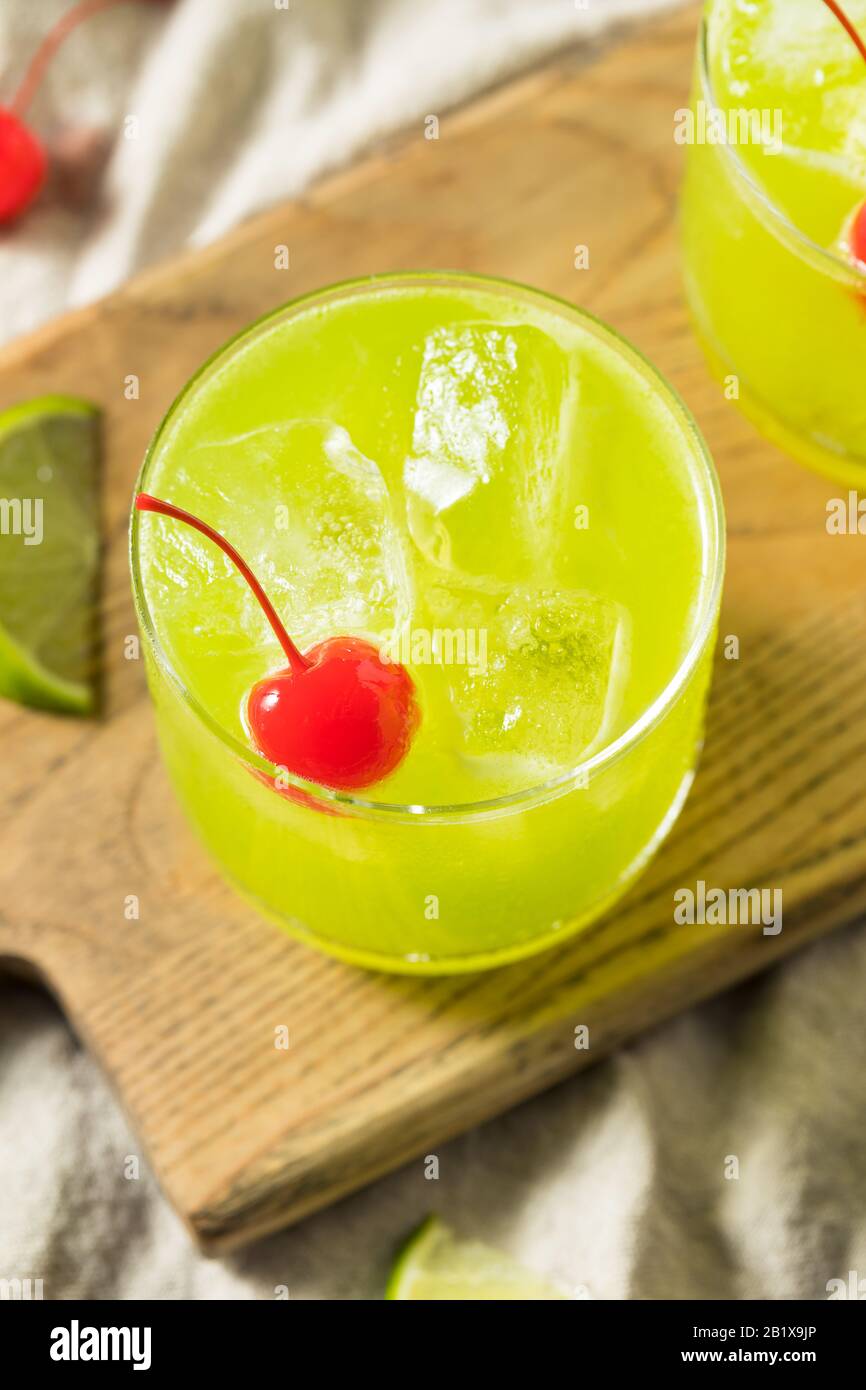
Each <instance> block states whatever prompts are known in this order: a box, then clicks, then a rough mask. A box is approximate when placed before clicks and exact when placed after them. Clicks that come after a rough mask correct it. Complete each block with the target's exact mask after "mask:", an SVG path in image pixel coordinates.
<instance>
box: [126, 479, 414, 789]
mask: <svg viewBox="0 0 866 1390" xmlns="http://www.w3.org/2000/svg"><path fill="white" fill-rule="evenodd" d="M135 505H136V508H137V509H138V510H139V511H144V512H158V513H160V514H161V515H162V516H168V517H172V518H174V520H176V521H182V522H184V523H185V524H186V525H187V526H192V527H194V529H195V530H196V531H200V532H201V534H202V535H203V536H207V538H208V539H209V540H211V541H213V543H214V544H215V545H218V546H219V547H220V549H221V550H222V551H223V552H224V554H226V555H228V557H229V559H230V560H231V561H232V562H233V563H234V564H235V565H236V566H237V568H238V569H239V570H240V572H241V574H242V575H243V577H244V579H245V580H246V581H247V583H248V584H249V586H250V588H251V589H252V591H253V593H254V594H255V596H256V598H257V599H258V601H259V603H260V604H261V607H262V610H263V612H264V614H265V617H266V618H267V620H268V622H269V623H270V625H271V628H272V629H273V631H274V633H275V635H276V637H277V640H278V641H279V643H280V646H281V647H282V648H283V651H284V652H285V654H286V656H287V657H288V661H289V664H288V666H286V667H284V668H283V669H282V670H280V671H274V672H272V673H271V674H270V675H268V676H266V677H265V678H264V679H263V680H260V681H258V682H257V683H256V684H255V685H254V686H253V688H252V690H251V691H250V694H249V697H248V700H247V718H248V720H249V726H250V734H251V736H252V739H253V741H254V743H255V745H256V747H257V748H258V750H259V752H261V753H262V754H263V755H264V756H265V757H266V758H267V759H268V760H269V761H270V762H272V763H275V764H276V765H277V766H278V767H284V768H286V770H287V771H288V772H291V773H294V775H295V776H296V777H302V778H303V779H304V780H305V781H307V782H318V783H320V784H321V785H322V786H325V787H333V788H335V789H336V790H338V791H358V790H360V789H361V788H362V787H369V786H372V784H373V783H374V782H381V781H382V779H383V778H384V777H387V776H388V775H389V774H390V773H392V772H393V771H394V769H395V768H396V767H397V766H398V765H399V763H401V762H402V760H403V758H404V757H405V756H406V754H407V752H408V751H409V747H410V744H411V742H412V738H413V735H414V733H415V730H416V729H417V727H418V724H419V721H420V712H419V709H418V705H417V703H416V700H415V686H414V685H413V683H412V678H411V676H410V675H409V672H408V671H407V670H406V668H405V667H404V666H401V665H399V663H397V662H390V661H385V660H383V658H382V657H381V655H380V654H379V651H378V650H377V648H376V647H375V646H373V644H372V643H371V642H367V641H365V640H364V639H363V638H361V637H329V638H327V639H326V640H325V641H324V642H319V643H317V645H316V646H314V647H311V648H310V650H309V651H308V652H306V653H305V654H304V655H302V654H301V653H300V652H299V651H298V649H297V647H296V646H295V644H294V642H293V641H292V639H291V638H290V637H289V635H288V633H287V632H286V630H285V628H284V627H283V624H282V622H281V621H280V618H279V616H278V614H277V611H276V609H275V608H274V606H273V604H272V603H271V601H270V599H269V598H268V596H267V594H266V593H265V591H264V589H263V588H262V586H261V584H260V583H259V581H258V580H257V579H256V577H255V575H254V574H253V572H252V570H251V569H250V567H249V565H248V564H247V563H246V561H245V560H244V559H243V558H242V556H241V555H239V553H238V552H237V550H235V548H234V546H233V545H231V544H230V543H229V542H228V541H227V540H226V539H225V537H224V536H221V535H220V533H219V532H218V531H215V530H214V528H213V527H212V526H209V525H208V524H207V522H205V521H201V520H199V518H198V517H197V516H193V514H192V513H191V512H187V511H184V510H183V508H182V507H176V506H174V504H173V503H171V502H162V501H161V500H160V499H159V498H158V497H151V496H150V495H149V494H148V493H145V492H141V493H139V495H138V496H137V497H136V499H135Z"/></svg>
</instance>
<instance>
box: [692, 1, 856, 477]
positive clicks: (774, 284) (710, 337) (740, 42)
mask: <svg viewBox="0 0 866 1390" xmlns="http://www.w3.org/2000/svg"><path fill="white" fill-rule="evenodd" d="M846 11H847V12H848V14H849V15H850V17H851V19H852V20H853V21H856V22H857V23H858V24H860V25H861V27H863V26H864V23H866V3H864V0H848V3H847V4H846ZM864 32H866V29H864ZM692 110H693V115H694V126H693V130H692V138H691V139H690V140H689V148H688V153H687V163H686V176H685V185H684V190H683V199H682V229H683V250H684V259H685V275H686V291H687V298H688V301H689V304H690V307H691V312H692V317H693V320H694V323H695V327H696V331H697V334H698V337H699V339H700V341H701V344H702V346H703V347H704V349H705V351H706V353H707V355H708V358H709V360H710V363H711V366H712V367H713V369H714V370H715V372H716V374H717V375H718V376H720V377H723V378H727V379H728V380H729V382H730V384H731V387H732V395H733V396H734V397H735V398H737V399H738V400H739V402H740V404H741V406H742V408H743V409H744V411H745V412H746V413H747V414H748V415H750V416H751V418H752V419H753V420H754V422H755V423H756V424H757V425H758V427H759V428H760V429H761V430H762V431H763V432H764V433H765V434H767V435H768V436H769V437H770V438H772V439H773V440H774V441H775V442H777V443H778V444H780V445H781V446H782V447H783V448H784V449H786V450H787V451H788V452H789V453H791V454H792V455H793V456H794V457H796V458H798V459H800V460H801V461H803V462H805V463H807V464H809V465H810V466H812V467H814V468H818V469H820V470H822V471H824V472H827V473H830V474H832V475H834V476H836V477H840V478H842V479H845V480H847V481H848V482H850V483H851V484H854V485H862V484H863V482H864V480H866V391H864V389H863V382H864V380H866V265H864V264H862V263H860V261H859V260H858V259H857V257H856V256H855V255H854V254H853V252H852V245H851V241H852V231H853V223H854V219H855V217H856V214H857V211H858V209H859V208H860V207H861V206H862V204H863V202H864V199H866V65H864V63H863V59H862V57H861V55H860V54H859V53H858V51H857V48H856V46H855V44H854V43H852V41H851V39H850V37H849V35H848V34H846V33H845V31H844V29H843V28H842V27H841V25H840V24H839V23H838V22H837V20H836V19H835V18H834V16H833V15H832V14H831V12H830V11H829V10H828V9H827V7H826V6H825V5H824V4H823V3H822V0H785V3H784V4H781V3H777V0H768V3H766V4H764V3H761V4H758V5H754V4H750V5H744V4H740V3H738V0H711V3H709V4H708V5H707V9H706V14H705V17H704V20H703V22H702V25H701V30H700V35H699V41H698V54H697V63H696V72H695V83H694V100H693V108H692Z"/></svg>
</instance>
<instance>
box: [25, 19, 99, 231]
mask: <svg viewBox="0 0 866 1390" xmlns="http://www.w3.org/2000/svg"><path fill="white" fill-rule="evenodd" d="M122 3H126V0H79V2H78V4H77V5H73V6H72V8H71V9H69V10H67V11H66V13H65V14H62V15H61V16H60V18H59V19H58V20H57V21H56V23H55V24H54V25H52V27H51V28H50V29H49V31H48V33H47V34H46V35H45V38H44V39H43V40H42V42H41V44H40V45H39V47H38V49H37V50H36V53H35V54H34V56H33V58H32V59H31V61H30V65H29V67H28V68H27V71H26V72H25V74H24V77H23V79H22V81H21V84H20V86H19V88H18V90H17V92H16V93H15V96H14V97H13V99H12V103H11V106H8V107H5V106H0V223H3V222H12V221H13V220H14V219H15V218H16V217H20V215H21V213H22V212H25V211H26V210H27V208H28V207H29V206H30V204H31V203H32V202H33V199H34V198H35V197H36V194H37V193H38V192H39V190H40V188H41V187H42V184H43V183H44V181H45V172H46V169H47V166H48V160H47V157H46V154H45V150H44V149H43V147H42V144H41V142H40V141H39V140H38V139H37V138H36V136H35V135H34V133H33V131H32V130H31V129H30V127H29V126H27V125H25V124H24V121H23V119H22V118H23V116H24V115H25V113H26V112H27V110H28V109H29V107H30V103H31V102H32V100H33V98H34V96H35V95H36V92H37V90H38V88H39V84H40V82H41V81H42V77H43V74H44V73H45V69H46V68H47V67H48V65H49V63H50V62H51V60H52V58H53V57H54V54H55V53H56V52H57V50H58V48H60V47H61V45H62V44H63V43H64V42H65V41H66V39H67V38H68V37H69V35H70V34H71V33H72V31H73V30H74V29H76V28H77V27H78V25H79V24H81V23H82V21H83V20H85V19H89V18H90V17H91V15H95V14H98V13H99V12H100V10H109V9H111V8H112V7H113V6H114V5H118V4H122Z"/></svg>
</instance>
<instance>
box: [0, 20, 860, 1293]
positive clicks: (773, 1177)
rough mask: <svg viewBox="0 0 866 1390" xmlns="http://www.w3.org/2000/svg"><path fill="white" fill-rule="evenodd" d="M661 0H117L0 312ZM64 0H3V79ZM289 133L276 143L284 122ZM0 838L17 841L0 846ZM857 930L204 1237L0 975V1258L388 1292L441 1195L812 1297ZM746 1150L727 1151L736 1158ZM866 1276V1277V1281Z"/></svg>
mask: <svg viewBox="0 0 866 1390" xmlns="http://www.w3.org/2000/svg"><path fill="white" fill-rule="evenodd" d="M665 2H666V0H589V5H588V7H587V8H586V9H584V8H582V7H581V6H580V5H575V4H574V0H367V2H366V3H365V2H364V0H290V5H289V8H288V10H282V9H280V5H279V0H276V3H275V0H177V3H175V4H174V5H168V6H166V5H162V4H153V3H151V4H147V5H145V4H143V3H139V4H134V3H130V4H129V5H125V6H122V7H120V8H118V9H115V10H112V11H110V12H109V13H107V14H104V15H100V16H99V17H98V18H96V19H94V20H92V21H91V22H90V23H89V24H87V26H86V27H83V28H82V29H80V30H79V31H78V32H77V33H76V35H75V37H74V38H73V39H71V40H70V42H69V44H68V46H67V47H66V48H65V49H64V50H63V52H62V54H61V55H59V56H58V58H57V60H56V62H55V65H54V67H53V68H52V70H51V72H50V74H49V78H48V80H47V82H46V85H45V87H44V90H43V91H42V92H41V94H40V96H39V99H38V104H37V106H36V108H35V109H34V118H35V119H36V121H37V123H38V125H39V127H40V129H46V130H47V129H51V128H52V127H55V128H56V127H59V126H61V125H62V124H63V122H64V121H65V120H66V119H68V118H74V119H75V121H76V122H77V123H78V124H79V125H81V126H90V127H94V128H98V127H108V128H111V129H114V130H117V129H118V127H119V125H120V124H121V122H122V121H123V119H124V117H125V115H127V114H130V113H134V114H135V115H136V116H137V117H138V118H139V120H140V121H141V122H142V123H143V124H146V126H147V132H148V138H147V141H146V142H139V143H138V144H134V142H132V141H129V140H125V139H123V138H118V139H117V140H116V142H115V145H114V149H113V152H112V154H111V158H110V162H109V165H108V168H107V170H106V172H105V174H104V178H105V180H107V183H106V187H107V189H108V190H109V191H110V197H109V198H107V199H106V200H105V201H104V204H103V205H102V207H100V208H96V209H94V208H92V207H91V208H89V209H87V210H79V211H75V210H70V209H69V208H68V207H65V206H63V205H61V204H60V203H58V202H56V201H54V202H51V201H46V202H45V204H44V205H43V206H40V208H39V209H38V210H37V211H35V212H34V213H33V214H32V216H31V217H30V218H28V220H27V222H26V224H22V225H21V227H20V228H18V229H16V230H14V231H13V232H11V233H10V234H7V235H6V236H4V237H3V238H2V240H0V334H2V335H3V336H4V337H11V336H13V335H15V334H17V333H19V332H22V331H24V330H25V329H28V328H30V327H33V326H34V325H35V324H36V323H37V322H39V321H41V320H43V319H45V318H47V317H50V316H51V315H53V314H55V313H57V312H59V311H60V310H62V309H64V308H66V307H69V306H71V305H76V304H80V303H82V302H84V301H86V300H89V299H92V298H93V297H95V296H97V295H100V294H102V293H105V292H106V291H108V290H110V289H111V288H112V287H113V286H115V285H117V284H118V283H119V282H120V281H122V280H124V279H125V278H126V277H127V276H129V275H130V274H132V273H133V272H134V271H136V270H137V269H139V268H140V267H141V266H143V265H145V264H147V263H148V262H151V261H153V260H155V259H158V258H159V257H161V256H164V255H166V254H168V253H170V252H173V251H176V250H178V249H179V248H180V247H182V246H183V245H189V244H197V245H201V244H204V243H206V242H208V241H210V240H212V239H213V238H214V237H216V236H218V235H220V234H221V233H222V232H224V231H225V230H226V229H227V228H229V227H231V226H232V225H233V224H234V223H235V222H237V221H238V220H239V219H240V218H242V217H244V216H246V215H247V214H248V213H250V212H251V211H253V210H255V209H256V208H258V207H260V206H262V205H263V204H264V203H265V202H271V201H274V200H276V199H278V198H281V197H284V196H288V195H290V194H293V193H296V192H297V191H299V190H300V189H301V188H303V187H304V185H305V184H307V183H308V182H309V180H310V179H312V178H313V177H315V176H317V175H318V174H320V173H321V172H322V171H323V170H325V169H326V168H328V167H330V166H333V165H336V164H338V163H342V162H345V161H346V160H348V159H349V158H350V157H351V156H353V155H355V154H357V153H360V152H361V151H362V149H363V147H364V146H365V145H366V144H367V143H369V141H370V140H371V139H373V138H374V137H377V136H379V135H381V134H382V133H384V132H386V131H388V130H391V129H395V128H398V127H399V126H400V125H402V124H404V123H405V122H408V121H409V120H412V119H416V118H418V117H419V116H422V115H424V114H426V113H427V112H429V111H431V110H436V111H441V110H444V109H446V108H447V106H448V105H450V104H452V103H454V102H457V101H459V100H462V99H463V98H465V97H467V96H469V95H470V94H471V93H472V92H473V91H476V90H478V89H480V88H481V87H483V86H485V85H486V84H488V83H490V82H491V81H493V80H496V79H499V78H501V77H503V76H505V75H507V74H509V73H511V72H516V71H518V70H519V69H521V68H523V67H526V66H528V65H530V64H531V63H532V62H533V61H535V60H537V59H539V58H541V57H543V56H544V55H545V54H548V53H551V52H552V51H554V50H555V49H556V48H557V47H558V46H559V45H561V44H564V43H566V42H571V41H574V40H577V39H579V38H580V37H581V36H583V35H591V34H594V33H597V32H598V31H599V30H600V29H601V28H602V27H603V26H604V25H606V24H609V23H611V22H613V21H615V20H617V19H619V18H621V17H624V16H627V15H629V14H632V13H636V12H639V11H645V10H646V11H648V10H650V9H653V8H660V7H661V6H662V5H663V4H664V3H665ZM63 8H64V4H63V0H40V3H39V4H38V5H34V4H33V3H32V0H4V3H3V6H2V9H0V80H2V86H0V98H2V99H5V100H8V99H9V96H10V95H11V91H12V89H13V88H14V83H15V80H16V79H17V77H18V75H19V74H20V72H21V71H22V70H23V67H24V63H25V61H26V55H27V54H29V53H30V52H31V51H32V49H33V48H34V47H35V44H36V42H37V40H38V37H39V36H40V35H41V34H42V33H44V32H45V30H46V28H47V26H48V24H49V23H50V22H51V20H52V19H53V18H54V17H55V16H56V15H57V14H59V13H60V12H61V10H62V9H63ZM287 130H291V131H292V132H293V138H292V140H291V142H290V143H289V142H287V141H286V136H285V132H286V131H287ZM0 852H2V847H0ZM864 985H866V933H864V931H863V930H862V929H859V928H852V929H849V930H846V931H842V932H840V933H837V934H836V935H835V936H833V937H832V938H830V939H828V940H826V941H824V942H822V943H821V944H819V945H817V946H815V947H813V948H812V949H810V950H809V951H807V952H805V953H803V954H802V955H800V956H799V957H798V958H797V959H795V960H793V961H792V962H790V963H789V964H787V965H786V966H784V967H782V968H780V969H777V970H776V971H774V972H773V973H771V974H769V975H767V976H765V977H764V978H763V979H760V980H758V981H757V982H755V983H753V984H750V985H747V986H745V987H742V988H740V989H739V990H737V991H735V992H733V993H730V994H728V995H726V996H724V997H723V998H721V999H719V1000H716V1001H714V1002H712V1003H710V1004H708V1005H705V1006H703V1007H702V1008H700V1009H696V1010H693V1011H692V1012H690V1013H688V1014H686V1015H684V1016H683V1017H681V1018H679V1019H677V1020H676V1021H674V1022H672V1023H669V1024H668V1025H666V1026H665V1027H662V1028H659V1029H657V1030H655V1031H654V1032H653V1033H651V1034H648V1035H646V1036H645V1037H643V1038H642V1039H641V1040H640V1041H638V1042H637V1043H635V1044H633V1045H631V1046H629V1047H626V1048H623V1049H622V1050H621V1051H620V1052H619V1053H618V1054H617V1055H616V1056H615V1057H614V1058H612V1059H611V1060H609V1061H606V1062H604V1063H602V1064H600V1065H599V1066H597V1067H595V1068H594V1069H593V1070H591V1071H590V1072H588V1073H586V1074H585V1075H584V1076H582V1077H578V1078H575V1079H574V1080H573V1081H571V1082H569V1083H567V1084H564V1085H561V1086H559V1087H558V1088H556V1089H555V1090H553V1091H551V1092H549V1093H548V1094H547V1095H545V1096H542V1097H540V1098H539V1099H537V1100H535V1101H533V1102H532V1103H530V1104H527V1105H524V1106H522V1107H520V1108H519V1109H517V1110H515V1111H513V1112H511V1113H510V1114H508V1115H506V1116H504V1117H502V1118H501V1119H499V1120H497V1121H495V1122H493V1123H490V1124H487V1125H485V1126H484V1127H483V1128H480V1129H478V1130H475V1131H473V1132H472V1133H469V1134H467V1135H465V1136H464V1137H463V1138H461V1139H458V1140H456V1141H454V1142H452V1143H450V1144H448V1145H443V1146H441V1148H440V1149H439V1158H440V1177H439V1180H438V1182H435V1183H433V1182H429V1181H427V1180H426V1179H425V1176H424V1170H423V1164H422V1163H421V1162H420V1161H419V1162H416V1163H414V1164H410V1165H409V1166H408V1167H406V1168H404V1169H403V1170H402V1171H400V1172H398V1173H396V1174H393V1175H392V1176H390V1177H388V1178H385V1179H383V1180H381V1181H380V1182H378V1183H376V1184H375V1185H374V1186H373V1187H370V1188H368V1189H366V1190H365V1191H363V1192H361V1193H359V1194H357V1195H356V1196H354V1197H351V1198H349V1199H347V1200H345V1201H343V1202H341V1203H339V1204H338V1205H337V1206H335V1207H333V1208H331V1209H330V1210H329V1211H327V1212H324V1213H322V1214H321V1215H318V1216H316V1217H313V1218H311V1219H309V1220H307V1221H305V1222H303V1223H302V1224H301V1225H300V1226H298V1227H296V1228H295V1229H294V1230H290V1231H287V1232H284V1233H282V1234H280V1235H278V1236H274V1237H271V1238H270V1239H268V1240H266V1241H263V1242H259V1243H258V1244H256V1245H255V1246H253V1247H251V1248H249V1249H248V1250H246V1251H244V1252H241V1253H240V1254H237V1255H235V1256H232V1257H230V1258H228V1259H223V1260H208V1259H205V1258H203V1257H202V1256H200V1255H198V1254H197V1253H196V1251H195V1250H194V1249H193V1247H192V1245H191V1243H190V1240H189V1238H188V1236H187V1235H186V1233H185V1231H184V1230H183V1228H182V1227H181V1225H180V1222H179V1221H178V1219H177V1218H176V1217H175V1215H174V1214H173V1212H172V1211H171V1210H170V1209H169V1207H168V1206H167V1204H166V1202H165V1201H164V1199H163V1198H162V1196H161V1195H160V1193H159V1192H158V1190H157V1188H156V1186H155V1184H154V1182H153V1180H152V1179H151V1177H150V1176H149V1175H148V1173H147V1172H146V1171H145V1172H144V1173H143V1175H142V1177H141V1179H140V1180H139V1181H128V1180H127V1179H126V1177H125V1176H124V1158H125V1156H126V1155H128V1154H135V1153H136V1152H137V1145H136V1141H135V1139H134V1137H133V1136H132V1135H130V1133H129V1131H128V1129H127V1127H126V1125H125V1122H124V1120H123V1118H122V1117H121V1115H120V1113H119V1111H118V1109H117V1106H116V1104H115V1102H114V1100H113V1099H112V1097H111V1096H110V1095H109V1093H108V1091H107V1088H106V1085H105V1083H104V1081H103V1079H102V1077H101V1075H100V1073H99V1071H98V1069H97V1068H96V1066H95V1065H94V1063H93V1062H92V1061H91V1060H90V1058H89V1057H88V1055H87V1054H86V1053H85V1052H84V1051H83V1050H82V1049H81V1047H80V1046H79V1044H78V1043H77V1042H76V1040H75V1039H74V1038H73V1037H72V1035H71V1034H70V1032H69V1030H68V1028H67V1026H66V1024H65V1022H64V1020H63V1019H62V1018H61V1016H60V1015H59V1013H58V1012H57V1010H56V1009H55V1008H54V1006H53V1005H52V1004H51V1003H50V1002H49V1001H48V1000H47V999H46V998H45V997H44V996H43V995H41V994H39V993H37V992H36V991H32V990H30V989H29V988H27V987H25V986H23V985H21V984H19V983H15V982H8V981H2V982H0V1279H14V1278H31V1279H42V1280H43V1291H44V1296H45V1297H46V1298H71V1297H84V1298H117V1299H126V1298H136V1297H145V1298H155V1299H161V1298H167V1299H168V1298H170V1299H175V1298H197V1299H208V1298H220V1297H228V1298H270V1297H273V1296H274V1289H275V1287H276V1286H279V1285H287V1286H288V1288H289V1291H290V1295H291V1297H292V1298H301V1299H304V1298H311V1299H324V1298H330V1299H356V1298H366V1297H371V1298H375V1297H379V1296H380V1295H381V1292H382V1289H383V1285H384V1280H385V1276H386V1272H387V1268H388V1264H389V1261H390V1259H391V1256H392V1254H393V1250H394V1247H395V1245H396V1244H397V1243H398V1242H399V1241H400V1240H401V1239H402V1238H403V1237H404V1236H405V1234H406V1232H407V1231H408V1230H409V1229H410V1228H411V1227H412V1226H413V1225H414V1224H416V1223H417V1222H418V1221H419V1220H420V1219H421V1217H422V1216H424V1215H425V1214H426V1213H427V1212H428V1211H429V1210H430V1209H431V1208H432V1209H435V1210H437V1211H438V1212H439V1214H440V1215H441V1216H442V1217H443V1218H444V1219H445V1220H447V1221H448V1222H450V1223H451V1224H453V1225H454V1226H456V1227H457V1228H458V1229H459V1230H461V1231H462V1232H465V1233H466V1234H468V1235H474V1236H477V1237H480V1238H482V1239H484V1240H486V1241H488V1242H490V1243H492V1244H495V1245H499V1246H501V1247H502V1248H505V1249H507V1250H509V1251H510V1252H511V1253H512V1254H513V1255H514V1256H516V1257H517V1258H518V1259H520V1260H522V1261H523V1262H524V1263H525V1264H526V1265H528V1266H530V1267H532V1268H534V1269H536V1270H538V1271H540V1272H542V1273H548V1274H550V1275H552V1276H554V1277H556V1278H559V1279H561V1280H563V1281H564V1282H565V1283H566V1284H568V1285H569V1286H571V1287H573V1288H574V1289H576V1290H583V1291H585V1293H586V1294H588V1295H589V1296H591V1297H595V1298H604V1297H607V1298H629V1297H631V1298H655V1297H674V1298H676V1297H687V1296H698V1297H717V1298H734V1299H735V1298H744V1297H763V1298H770V1299H781V1298H789V1297H794V1296H803V1297H808V1298H824V1297H826V1296H827V1292H826V1285H827V1281H828V1280H831V1279H834V1278H843V1279H846V1280H847V1278H848V1272H849V1270H852V1269H853V1270H856V1271H859V1277H861V1278H864V1279H866V1125H864V1123H863V1113H864V1093H866V1030H864V1029H863V1027H862V1022H861V1012H862V1004H861V999H862V996H863V992H864ZM729 1155H734V1156H736V1157H737V1158H738V1160H739V1178H738V1179H736V1180H728V1179H726V1177H725V1165H726V1160H727V1158H728V1156H729ZM864 1291H866V1284H864Z"/></svg>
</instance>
